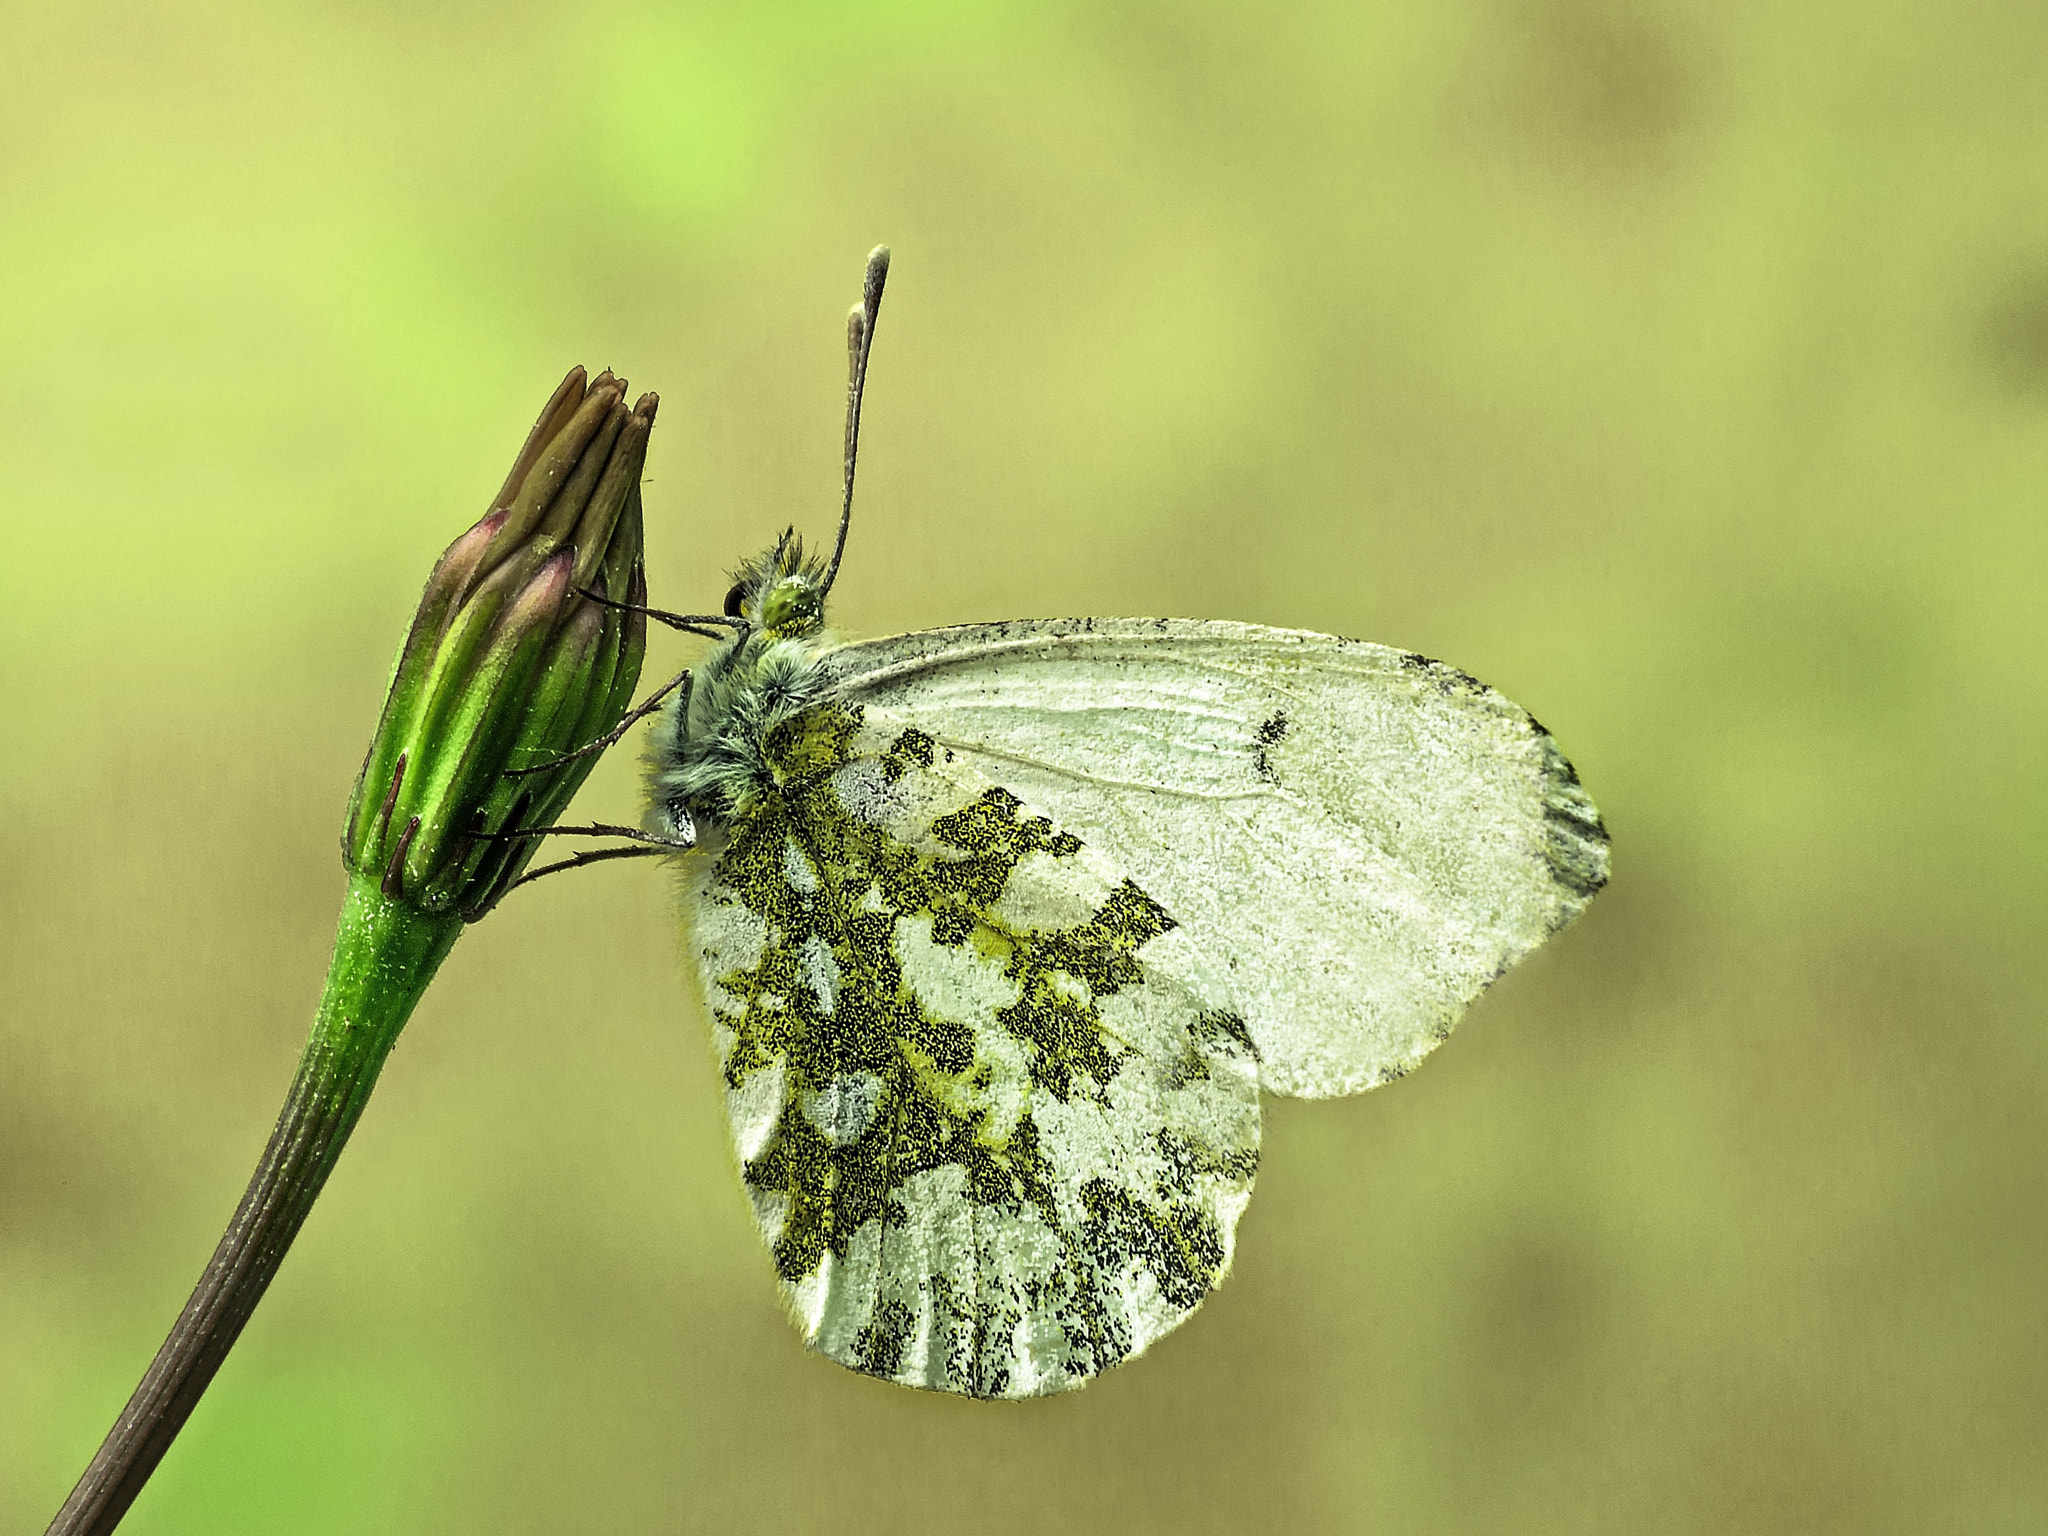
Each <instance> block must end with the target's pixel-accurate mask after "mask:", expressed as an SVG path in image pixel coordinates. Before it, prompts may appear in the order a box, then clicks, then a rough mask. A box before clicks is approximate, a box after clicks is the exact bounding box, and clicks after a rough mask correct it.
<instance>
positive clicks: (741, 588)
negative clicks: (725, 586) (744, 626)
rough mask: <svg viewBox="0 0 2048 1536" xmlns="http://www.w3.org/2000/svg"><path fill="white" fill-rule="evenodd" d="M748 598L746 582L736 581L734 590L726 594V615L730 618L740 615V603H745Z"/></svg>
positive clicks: (733, 585) (733, 586)
mask: <svg viewBox="0 0 2048 1536" xmlns="http://www.w3.org/2000/svg"><path fill="white" fill-rule="evenodd" d="M746 600H747V586H746V583H745V582H742V581H736V582H734V583H733V584H732V590H731V591H730V592H728V593H726V594H725V616H726V617H727V618H728V619H736V618H738V617H739V616H740V605H741V604H742V603H744V602H745V601H746Z"/></svg>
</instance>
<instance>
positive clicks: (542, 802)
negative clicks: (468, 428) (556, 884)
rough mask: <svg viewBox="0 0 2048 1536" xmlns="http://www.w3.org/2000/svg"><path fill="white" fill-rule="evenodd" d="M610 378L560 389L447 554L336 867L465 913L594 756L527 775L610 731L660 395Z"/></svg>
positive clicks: (571, 380) (493, 894) (626, 661)
mask: <svg viewBox="0 0 2048 1536" xmlns="http://www.w3.org/2000/svg"><path fill="white" fill-rule="evenodd" d="M625 394H626V382H625V380H623V379H614V378H613V377H612V376H611V374H610V373H609V372H607V373H602V374H599V375H598V377H597V378H596V379H595V380H592V381H589V382H587V383H586V381H585V378H584V373H583V370H582V369H581V368H577V369H574V370H572V371H571V372H570V374H569V376H568V377H567V378H566V379H564V380H563V381H562V386H561V388H559V389H557V390H556V391H555V394H554V397H553V398H552V399H551V400H549V401H548V404H547V407H546V409H544V410H543V411H542V412H541V414H540V419H539V420H538V421H536V422H535V423H534V427H533V431H532V433H531V434H530V435H529V436H528V437H527V440H526V446H525V447H524V448H522V449H521V450H520V453H519V457H518V459H517V461H516V462H515V463H514V464H513V466H512V473H511V474H510V475H509V476H507V477H506V480H505V486H504V489H503V490H502V491H500V492H499V493H498V496H497V499H496V500H495V501H494V502H493V503H492V505H491V509H490V511H488V512H487V513H485V514H484V516H483V518H482V520H481V521H479V522H478V523H477V524H476V525H475V526H474V527H473V528H471V529H470V530H469V531H468V532H466V533H464V534H463V535H462V536H461V537H460V538H458V539H456V541H455V542H454V543H453V544H451V545H449V546H448V549H447V552H446V553H445V554H443V555H442V556H441V559H440V562H439V563H438V564H437V565H436V566H435V567H434V572H433V574H432V575H431V576H429V577H428V578H427V588H426V591H425V593H424V594H422V596H421V598H420V606H419V610H418V612H417V613H416V614H415V615H414V617H413V623H412V630H411V632H410V633H409V634H408V635H407V636H406V641H405V645H404V647H403V649H401V650H400V651H399V654H398V661H397V664H396V666H395V667H394V668H393V670H392V677H391V692H390V694H389V696H388V697H387V698H386V699H385V702H384V715H383V719H382V720H381V721H380V722H379V724H378V727H377V735H376V738H375V739H374V740H373V741H372V742H371V743H370V751H369V755H368V756H367V757H366V758H365V759H364V761H363V771H362V774H361V775H360V776H359V777H358V778H357V780H356V789H355V797H354V799H353V800H352V801H351V802H350V805H349V813H348V822H347V824H346V830H345V831H344V833H343V835H342V854H343V861H344V862H345V863H346V864H347V865H348V867H349V869H350V870H352V871H354V872H355V873H357V874H359V875H367V876H372V877H374V878H375V879H376V880H377V881H378V882H379V884H380V886H381V888H382V890H383V892H384V894H385V895H386V896H388V897H391V898H393V899H394V900H404V901H406V902H408V903H410V904H412V905H414V906H416V907H418V908H420V909H421V910H422V911H425V912H429V913H457V914H460V915H461V916H462V917H464V918H466V919H468V920H470V921H472V922H474V921H475V920H476V919H477V918H479V917H481V916H483V914H484V913H485V912H487V911H489V910H490V909H491V907H492V906H493V905H494V904H495V903H496V902H497V900H498V898H499V897H501V896H503V895H504V894H505V892H506V890H507V889H509V888H510V886H511V885H512V882H513V881H515V880H517V879H518V878H519V874H520V871H521V870H523V869H524V868H525V866H526V863H527V861H528V860H529V859H530V858H531V857H532V854H533V851H534V849H535V848H536V847H537V846H538V843H539V839H537V838H525V837H512V836H507V834H512V833H517V832H520V831H523V830H527V829H530V828H536V827H545V826H549V825H552V824H553V823H554V821H555V819H556V818H557V816H558V815H559V814H560V813H561V812H562V811H563V810H564V809H565V808H566V807H567V806H568V803H569V801H570V799H571V797H573V796H574V795H575V793H576V791H577V789H578V788H579V787H580V786H581V785H582V783H583V780H584V779H585V778H586V777H587V776H588V775H589V772H590V770H591V768H592V767H593V766H594V765H595V764H596V761H597V757H596V754H589V755H586V756H583V757H579V758H574V759H572V760H570V761H566V762H562V763H559V764H557V765H556V766H554V767H550V768H545V769H542V770H541V771H539V772H510V771H508V770H521V769H526V770H531V769H535V768H539V767H540V765H542V764H548V763H554V762H555V760H556V759H558V758H562V757H565V756H566V755H567V754H569V753H571V752H574V751H576V750H577V749H578V748H580V747H582V746H585V745H586V744H588V743H589V742H591V741H594V740H596V739H597V738H598V737H600V736H602V735H604V734H605V733H606V732H608V731H610V730H611V729H612V728H613V727H614V726H616V725H617V724H618V723H619V720H620V719H621V718H622V717H623V716H624V714H625V712H626V709H627V707H628V705H630V704H631V702H632V695H633V688H634V686H635V684H637V683H638V682H639V679H640V661H641V657H642V656H643V654H644V653H645V651H646V648H647V622H646V619H645V617H644V616H643V615H642V614H639V613H634V612H628V611H625V610H622V609H620V608H614V607H608V606H606V605H605V604H604V603H599V602H593V601H592V600H591V599H590V597H589V596H587V595H586V594H588V593H596V594H598V595H600V596H602V597H604V598H607V599H609V600H610V601H611V602H613V603H624V604H630V605H634V606H644V605H645V603H646V600H647V586H646V577H645V575H644V573H643V571H642V567H641V510H640V469H641V466H642V465H643V464H644V463H645V462H646V458H647V435H648V432H649V430H650V429H651V428H652V427H653V425H654V413H655V407H656V405H657V403H658V402H657V400H656V397H655V396H653V395H651V394H648V395H642V396H641V397H640V399H639V401H638V403H637V404H635V405H634V406H633V407H632V408H631V409H630V410H629V409H628V408H627V407H626V404H625Z"/></svg>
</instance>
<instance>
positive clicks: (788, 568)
mask: <svg viewBox="0 0 2048 1536" xmlns="http://www.w3.org/2000/svg"><path fill="white" fill-rule="evenodd" d="M725 611H726V613H727V615H728V616H729V617H732V618H735V619H745V620H746V621H747V622H748V623H749V624H750V625H752V626H753V627H754V628H755V629H757V630H760V631H762V632H763V633H766V634H769V635H773V636H774V637H775V638H776V639H778V640H794V639H801V638H803V637H805V636H808V635H815V634H817V633H818V632H819V631H820V630H822V629H823V628H824V627H825V563H824V562H823V561H822V560H819V559H817V558H816V557H811V558H808V559H807V558H806V557H805V555H804V541H803V540H802V538H800V537H799V536H798V535H797V532H796V530H795V529H793V528H791V529H785V530H784V531H783V535H782V537H781V538H779V539H777V540H776V541H775V547H774V548H773V549H770V550H767V551H765V552H764V553H762V554H761V555H759V556H757V557H755V558H754V559H752V560H750V561H748V562H747V563H746V564H745V565H743V566H741V567H740V568H739V569H738V570H736V571H734V572H733V578H732V590H731V591H730V592H728V593H726V594H725Z"/></svg>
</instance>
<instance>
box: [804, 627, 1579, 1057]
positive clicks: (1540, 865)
mask: <svg viewBox="0 0 2048 1536" xmlns="http://www.w3.org/2000/svg"><path fill="white" fill-rule="evenodd" d="M824 663H825V665H826V667H827V669H828V670H829V671H830V672H831V674H832V675H833V676H834V677H835V679H836V680H837V681H838V683H839V685H840V686H841V687H842V688H843V689H844V690H845V694H846V696H847V697H849V698H851V699H856V700H862V701H866V702H869V703H871V704H874V705H878V706H884V707H886V708H887V709H889V710H890V711H892V712H893V713H895V714H897V715H899V716H901V717H902V718H904V719H906V720H908V721H910V722H911V723H912V724H914V725H916V726H917V727H918V728H919V729H920V730H923V731H925V732H927V733H928V734H930V735H931V736H932V737H933V738H934V739H935V740H936V741H937V742H939V743H940V744H941V745H942V746H943V747H946V748H949V749H951V750H952V751H953V752H955V753H956V754H957V759H958V761H959V762H961V763H966V764H971V765H973V766H974V767H975V768H977V769H979V770H980V771H982V772H983V773H985V774H986V775H987V776H988V777H990V778H991V779H993V780H995V781H996V782H998V783H1000V784H1002V785H1004V786H1006V787H1008V788H1009V789H1011V790H1012V791H1013V792H1015V793H1016V794H1018V795H1019V796H1021V797H1022V798H1024V799H1026V800H1028V801H1030V802H1031V803H1033V804H1035V805H1038V806H1040V807H1042V808H1044V810H1045V811H1046V812H1047V813H1048V814H1049V815H1051V816H1052V818H1053V819H1054V820H1056V821H1058V822H1059V823H1060V824H1061V825H1062V826H1064V827H1067V828H1069V829H1071V830H1072V831H1073V832H1074V833H1075V834H1076V835H1077V836H1079V837H1081V838H1082V839H1083V840H1085V841H1087V842H1089V843H1090V844H1092V845H1094V846H1096V847H1098V848H1100V849H1102V850H1103V851H1104V852H1106V853H1107V854H1108V855H1109V856H1110V857H1112V858H1114V859H1115V860H1116V861H1117V863H1118V865H1119V866H1120V867H1122V868H1123V869H1125V870H1127V871H1128V872H1129V873H1130V875H1131V877H1132V878H1133V879H1134V880H1136V882H1137V883H1138V884H1139V885H1140V886H1142V887H1143V888H1144V889H1145V890H1147V891H1148V892H1150V893H1152V894H1153V895H1154V896H1155V897H1156V898H1157V899H1158V900H1159V901H1160V902H1161V903H1162V904H1163V905H1164V906H1165V907H1166V908H1167V909H1168V910H1170V911H1172V912H1173V913H1174V914H1175V915H1176V917H1178V918H1179V919H1180V920H1181V921H1182V923H1183V924H1184V925H1185V929H1186V932H1187V933H1188V934H1189V935H1191V936H1192V937H1193V938H1194V940H1195V941H1196V943H1197V944H1198V946H1199V947H1200V949H1201V951H1202V953H1203V954H1204V955H1205V956H1206V957H1209V958H1210V959H1211V961H1212V963H1213V964H1214V965H1215V966H1216V967H1217V969H1218V970H1219V972H1220V973H1221V974H1222V976H1223V977H1224V979H1225V983H1226V985H1227V987H1228V989H1229V995H1230V997H1231V1001H1232V1006H1233V1007H1234V1008H1236V1009H1237V1010H1238V1011H1239V1012H1241V1013H1242V1014H1243V1015H1244V1017H1245V1018H1246V1019H1247V1020H1248V1022H1249V1027H1250V1030H1251V1033H1252V1038H1253V1039H1254V1040H1255V1041H1256V1042H1257V1045H1258V1049H1259V1054H1260V1058H1261V1063H1262V1074H1263V1080H1264V1082H1265V1085H1266V1086H1267V1087H1269V1088H1272V1089H1274V1090H1276V1091H1279V1092H1283V1093H1296V1094H1304V1095H1308V1096H1312V1097H1320V1096H1323V1095H1327V1094H1335V1093H1349V1092H1355V1091H1357V1090H1359V1089H1361V1088H1368V1087H1371V1086H1373V1085H1374V1084H1375V1083H1378V1082H1382V1081H1384V1080H1386V1079H1387V1078H1390V1077H1396V1076H1399V1075H1400V1074H1401V1073H1403V1072H1405V1071H1407V1070H1408V1069H1409V1068H1410V1067H1412V1066H1413V1065H1414V1064H1415V1063H1416V1062H1417V1061H1419V1060H1420V1059H1421V1057H1422V1056H1423V1055H1424V1054H1426V1053H1427V1052H1428V1051H1429V1050H1430V1049H1431V1048H1432V1047H1434V1046H1435V1045H1436V1043H1437V1042H1438V1041H1440V1040H1441V1039H1443V1038H1444V1036H1445V1035H1447V1034H1448V1033H1449V1032H1450V1028H1451V1025H1452V1024H1453V1023H1454V1022H1455V1021H1456V1019H1457V1017H1458V1015H1459V1014H1460V1013H1461V1012H1463V1010H1464V1009H1465V1007H1466V1006H1467V1005H1468V1004H1469V1003H1470V1002H1471V1000H1472V999H1473V998H1474V997H1476V996H1477V995H1478V994H1479V993H1480V992H1481V991H1482V990H1484V989H1485V987H1486V986H1487V985H1488V984H1489V983H1491V982H1492V981H1493V980H1494V979H1495V978H1497V977H1498V976H1499V975H1500V974H1501V973H1502V972H1503V971H1505V970H1506V969H1507V968H1508V967H1509V966H1510V965H1512V964H1513V963H1514V962H1515V961H1516V960H1517V959H1519V958H1521V956H1523V955H1524V954H1526V953H1528V951H1530V950H1531V949H1533V948H1535V947H1536V946H1537V945H1538V944H1540V943H1541V942H1542V941H1543V939H1544V938H1545V937H1546V936H1547V935H1549V934H1550V933H1553V932H1555V931H1556V930H1557V929H1559V928H1562V927H1564V926H1565V925H1566V924H1567V923H1569V922H1571V921H1572V919H1573V918H1575V917H1576V916H1577V915H1578V913H1579V912H1580V910H1581V909H1582V908H1583V907H1584V906H1585V904H1586V902H1587V901H1589V900H1590V899H1591V897H1592V896H1593V894H1594V892H1596V891H1597V890H1598V889H1599V888H1600V886H1601V885H1602V884H1603V883H1604V882H1605V880H1606V878H1607V834H1606V831H1605V829H1604V828H1603V827H1602V825H1601V823H1600V818H1599V815H1598V813H1597V812H1596V811H1595V810H1594V808H1593V804H1592V801H1591V800H1590V799H1588V798H1587V796H1586V795H1585V793H1584V791H1583V790H1582V789H1581V788H1580V787H1579V783H1578V779H1577V776H1576V775H1575V774H1574V773H1573V771H1572V768H1571V765H1570V763H1569V762H1567V761H1566V760H1565V758H1564V755H1563V754H1562V753H1561V752H1560V751H1559V750H1558V748H1557V745H1556V743H1555V742H1554V741H1553V740H1552V739H1551V738H1550V736H1549V734H1548V733H1547V732H1545V731H1544V730H1543V729H1542V727H1540V726H1539V725H1537V724H1536V722H1535V721H1534V720H1532V719H1531V718H1530V717H1529V715H1528V714H1527V713H1526V712H1525V711H1523V710H1522V709H1521V708H1519V707H1518V706H1517V705H1515V704H1513V703H1512V702H1510V701H1509V700H1507V699H1505V698H1503V697H1502V696H1501V695H1500V694H1498V693H1495V692H1494V691H1493V690H1492V689H1490V688H1488V687H1486V686H1485V685H1484V684H1481V683H1479V682H1477V681H1475V680H1474V679H1472V678H1470V677H1468V676H1466V675H1465V674H1464V673H1462V672H1459V671H1458V670H1457V669H1455V668H1453V667H1448V666H1445V665H1443V664H1442V663H1439V662H1434V661H1430V660H1428V659H1426V658H1424V657H1421V656H1417V655H1414V654H1412V653H1408V652H1402V651H1397V650H1390V649H1388V648H1387V647H1385V646H1378V645H1369V644H1365V643H1363V642H1359V641H1350V640H1339V639H1335V638H1332V637H1330V636H1327V635H1317V634H1308V633H1303V632H1300V631H1291V630H1274V629H1266V628H1262V627H1260V626H1257V625H1250V624H1233V623H1223V622H1213V621H1201V620H1157V619H1109V620H1104V619H1078V620H1026V621H1021V622H1016V623H1008V624H981V625H970V626H965V627H962V628H958V629H949V630H930V631H923V632H920V633H916V634H910V635H899V636H895V637H892V638H889V639H884V640H876V641H870V642H865V643H862V644H857V645H849V646H844V647H841V648H840V649H838V650H836V651H833V652H829V653H827V655H826V657H825V658H824Z"/></svg>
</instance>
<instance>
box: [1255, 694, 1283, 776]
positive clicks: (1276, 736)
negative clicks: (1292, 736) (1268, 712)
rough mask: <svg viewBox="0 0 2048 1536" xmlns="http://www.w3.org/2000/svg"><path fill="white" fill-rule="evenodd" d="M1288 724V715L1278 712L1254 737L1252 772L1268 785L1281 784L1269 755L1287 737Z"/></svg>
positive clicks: (1275, 712)
mask: <svg viewBox="0 0 2048 1536" xmlns="http://www.w3.org/2000/svg"><path fill="white" fill-rule="evenodd" d="M1287 723H1288V722H1287V716H1286V714H1285V713H1284V712H1282V711H1279V710H1276V711H1274V713H1273V716H1272V718H1271V719H1269V720H1267V721H1266V722H1265V723H1264V724H1263V725H1261V726H1260V727H1259V729H1258V732H1257V733H1256V734H1255V735H1254V736H1253V737H1252V771H1253V772H1255V773H1257V774H1258V776H1259V777H1260V778H1262V779H1264V780H1265V781H1266V782H1267V783H1268V784H1277V783H1279V782H1280V776H1279V775H1278V774H1276V773H1275V772H1274V771H1273V763H1272V760H1271V758H1270V757H1269V756H1268V753H1269V752H1270V751H1271V749H1272V748H1274V747H1277V746H1278V745H1279V744H1280V742H1281V741H1282V739H1284V738H1285V737H1286V735H1287Z"/></svg>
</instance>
